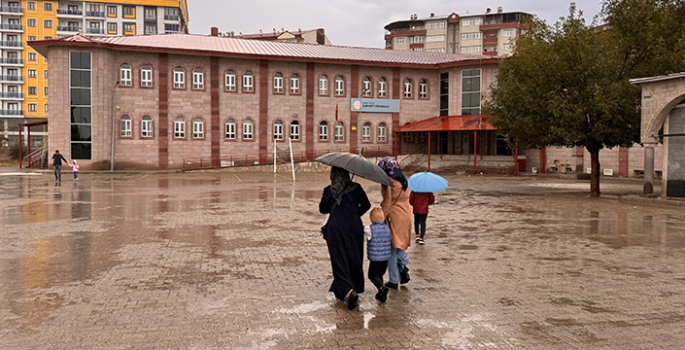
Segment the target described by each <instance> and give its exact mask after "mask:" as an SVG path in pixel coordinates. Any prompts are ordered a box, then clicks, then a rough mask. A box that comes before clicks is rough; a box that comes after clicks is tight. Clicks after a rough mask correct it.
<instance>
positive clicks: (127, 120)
mask: <svg viewBox="0 0 685 350" xmlns="http://www.w3.org/2000/svg"><path fill="white" fill-rule="evenodd" d="M120 129H121V130H120V131H121V137H131V117H129V116H128V115H125V114H124V115H122V116H121V128H120Z"/></svg>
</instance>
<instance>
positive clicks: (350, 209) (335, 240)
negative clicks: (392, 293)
mask: <svg viewBox="0 0 685 350" xmlns="http://www.w3.org/2000/svg"><path fill="white" fill-rule="evenodd" d="M369 208H371V203H370V202H369V199H368V197H367V196H366V192H364V189H363V188H362V187H361V186H360V185H359V184H358V183H356V182H352V180H350V174H349V173H348V172H347V170H344V169H342V168H338V167H333V168H332V169H331V185H330V186H326V188H324V189H323V196H322V198H321V203H319V211H320V212H321V214H330V216H329V218H328V233H327V236H326V244H327V245H328V254H329V255H330V257H331V266H332V268H333V283H332V284H331V288H330V290H329V291H331V292H333V293H334V294H335V297H336V298H337V299H338V300H345V301H346V302H347V308H348V309H350V310H352V309H354V308H355V307H357V301H358V299H359V296H358V295H357V294H358V293H363V292H364V270H363V267H362V264H363V262H364V226H363V224H362V219H361V217H362V215H364V213H366V212H367V211H368V210H369Z"/></svg>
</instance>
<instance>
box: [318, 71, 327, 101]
mask: <svg viewBox="0 0 685 350" xmlns="http://www.w3.org/2000/svg"><path fill="white" fill-rule="evenodd" d="M329 85H330V82H329V80H328V76H327V75H326V74H321V75H320V76H319V96H329V91H330V89H329V88H330V86H329Z"/></svg>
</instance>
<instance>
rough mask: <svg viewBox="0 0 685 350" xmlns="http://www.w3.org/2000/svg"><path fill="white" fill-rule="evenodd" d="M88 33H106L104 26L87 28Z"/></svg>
mask: <svg viewBox="0 0 685 350" xmlns="http://www.w3.org/2000/svg"><path fill="white" fill-rule="evenodd" d="M86 34H105V29H103V28H86Z"/></svg>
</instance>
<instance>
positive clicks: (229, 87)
mask: <svg viewBox="0 0 685 350" xmlns="http://www.w3.org/2000/svg"><path fill="white" fill-rule="evenodd" d="M226 91H235V72H234V71H232V70H229V71H228V72H226Z"/></svg>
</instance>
